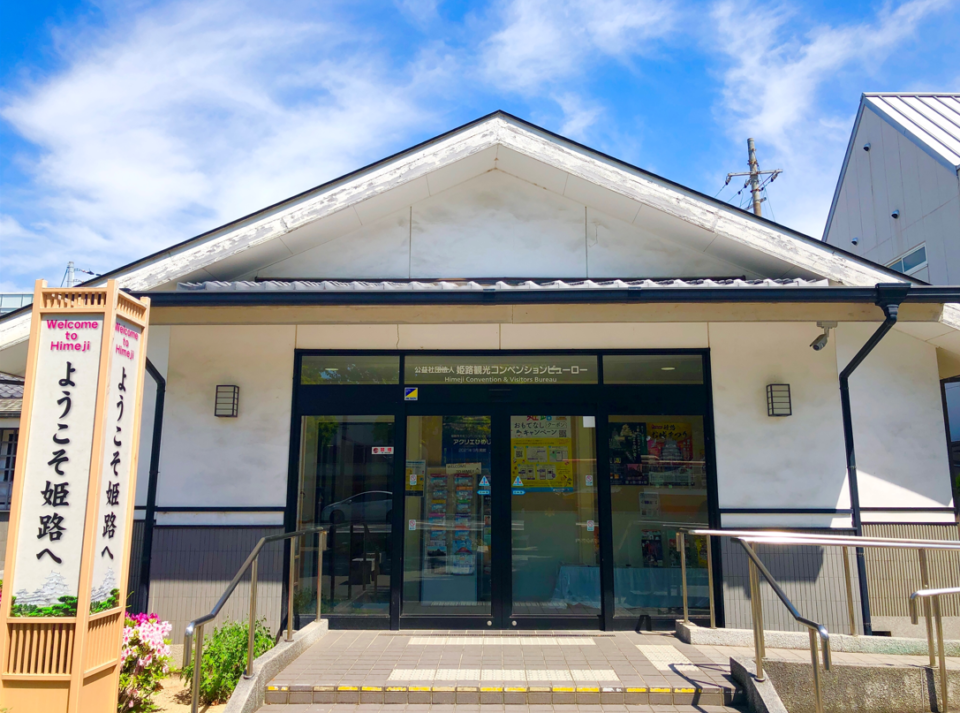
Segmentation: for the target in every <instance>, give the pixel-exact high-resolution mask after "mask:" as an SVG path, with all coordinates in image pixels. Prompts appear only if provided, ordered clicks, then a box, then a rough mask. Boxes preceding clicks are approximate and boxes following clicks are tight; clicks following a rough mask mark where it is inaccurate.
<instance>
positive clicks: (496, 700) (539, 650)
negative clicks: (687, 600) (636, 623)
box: [262, 631, 736, 713]
mask: <svg viewBox="0 0 960 713" xmlns="http://www.w3.org/2000/svg"><path fill="white" fill-rule="evenodd" d="M700 648H702V647H695V646H690V645H688V644H684V643H682V642H680V641H678V640H677V639H676V638H675V637H674V636H673V635H671V634H637V633H633V632H616V633H592V632H591V633H587V632H569V631H566V632H563V631H552V632H542V631H541V632H530V633H525V634H521V633H519V632H517V633H514V632H509V633H508V634H493V633H492V632H491V633H490V634H486V633H483V634H479V633H478V632H467V631H448V632H437V631H429V632H383V631H380V632H365V631H331V632H329V633H328V634H326V635H324V636H323V638H321V639H320V640H319V641H318V642H317V643H316V644H314V645H313V646H312V647H311V648H309V649H308V650H307V651H305V652H304V653H303V654H302V655H301V656H300V657H299V658H298V659H297V660H296V661H295V662H294V663H292V664H291V665H290V666H288V667H287V668H286V669H285V670H284V671H283V672H282V673H281V674H280V675H278V676H277V677H276V678H275V679H274V680H273V681H271V682H270V684H269V685H268V689H267V703H268V704H285V703H304V704H306V703H313V704H315V706H316V707H317V710H318V711H324V712H330V711H334V710H335V708H336V709H338V708H339V705H337V704H357V703H360V704H370V705H372V706H374V708H371V711H373V710H374V709H375V708H377V707H378V706H379V705H380V704H390V705H392V706H393V707H390V708H389V710H390V711H392V712H394V713H396V712H398V711H399V710H400V708H399V707H398V704H404V705H406V706H407V707H408V708H409V707H410V706H420V707H421V708H422V707H423V706H427V705H430V704H432V706H433V707H432V708H431V710H433V709H437V711H435V713H440V711H439V709H438V706H450V711H451V712H452V711H453V706H454V705H456V709H457V711H460V713H463V711H464V706H476V705H479V704H480V703H483V704H484V706H483V711H484V713H488V712H489V713H495V711H494V710H493V709H491V708H489V707H488V706H501V707H502V710H504V711H505V712H506V711H509V713H514V711H516V713H522V711H527V710H528V708H527V707H529V710H530V711H531V712H532V711H534V710H536V709H537V707H538V706H557V707H562V706H570V708H569V710H571V711H573V710H587V708H586V707H587V706H592V708H590V710H592V711H594V712H595V713H602V712H603V711H621V710H622V711H627V710H631V711H632V710H660V708H642V709H635V708H634V707H635V706H666V708H663V709H662V710H669V711H673V710H680V709H678V708H675V707H674V706H683V707H685V709H688V710H701V711H703V710H708V708H705V707H704V706H717V708H715V710H718V711H722V710H724V708H723V707H722V706H724V705H731V704H732V703H733V701H734V699H735V692H736V686H735V684H734V683H733V680H732V679H731V678H730V672H729V661H728V659H729V657H727V659H723V658H722V657H721V656H719V654H716V653H714V652H711V653H712V654H713V655H712V656H711V655H707V654H705V653H704V652H703V651H701V650H700ZM694 705H696V706H699V707H691V706H694ZM517 706H519V707H517ZM577 706H579V708H576V707H577ZM617 706H619V707H617ZM624 706H626V707H624ZM364 707H365V706H364ZM262 710H264V711H269V710H272V706H270V705H268V706H266V707H265V708H264V709H262ZM344 710H346V709H344ZM352 710H353V711H356V709H352ZM726 710H736V709H733V708H727V709H726Z"/></svg>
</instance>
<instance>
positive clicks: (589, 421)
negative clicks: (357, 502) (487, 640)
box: [402, 405, 601, 628]
mask: <svg viewBox="0 0 960 713" xmlns="http://www.w3.org/2000/svg"><path fill="white" fill-rule="evenodd" d="M405 457H406V463H405V475H404V524H405V532H404V550H403V553H404V554H403V562H404V564H403V587H402V589H403V594H402V614H403V616H404V617H405V618H407V619H408V620H409V618H410V617H416V618H417V619H420V618H421V617H426V618H428V619H429V620H430V621H426V620H422V619H421V620H420V621H421V622H422V623H423V625H429V626H441V620H442V618H443V617H448V616H456V617H457V621H458V624H456V625H455V628H463V626H465V625H470V624H472V625H474V626H481V627H491V628H513V627H517V626H520V627H521V628H523V627H528V626H530V627H535V626H539V625H541V624H544V625H545V624H547V623H550V622H553V623H554V624H555V622H556V621H557V619H558V618H561V619H563V620H565V621H567V622H568V624H569V625H573V624H574V621H575V620H576V619H577V618H578V617H579V618H580V620H581V621H580V622H578V623H579V624H582V625H587V626H589V625H590V624H591V623H593V622H597V619H598V617H599V615H600V606H601V605H600V567H599V564H600V554H599V553H600V544H599V542H600V540H599V532H600V526H599V513H598V507H597V486H598V482H597V457H596V419H595V417H594V416H593V415H582V414H576V415H574V414H572V413H570V412H567V413H553V412H550V413H544V412H542V411H538V410H537V409H536V408H534V407H532V406H531V407H527V406H521V407H517V406H508V405H487V406H486V407H483V408H482V409H479V410H478V412H476V413H467V414H463V413H461V414H445V415H409V416H407V421H406V455H405ZM471 617H472V618H474V619H475V620H474V621H472V622H469V621H467V618H471ZM584 619H586V621H583V620H584ZM597 624H598V622H597ZM451 627H454V624H452V623H451V624H450V625H448V626H447V628H451ZM551 628H555V626H554V625H551Z"/></svg>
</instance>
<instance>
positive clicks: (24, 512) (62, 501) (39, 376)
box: [10, 315, 103, 617]
mask: <svg viewBox="0 0 960 713" xmlns="http://www.w3.org/2000/svg"><path fill="white" fill-rule="evenodd" d="M102 340H103V316H102V315H91V316H77V315H70V318H69V319H66V318H61V317H50V318H46V319H44V320H43V321H42V322H41V325H40V334H39V344H38V347H37V348H38V350H39V351H38V352H37V362H36V377H35V379H34V387H33V389H34V393H33V396H32V409H31V413H30V436H29V438H30V447H29V449H28V451H27V453H26V457H27V460H26V465H25V468H24V471H23V496H22V501H21V507H20V520H19V525H18V530H19V532H18V537H17V559H16V562H17V566H16V569H15V571H14V577H13V582H12V586H11V587H10V590H11V591H12V593H13V596H14V597H15V600H14V603H13V606H12V607H11V610H10V614H11V616H14V617H16V616H76V613H77V596H78V592H79V585H80V557H81V551H82V547H83V531H84V522H85V513H86V506H87V488H88V485H89V481H90V456H91V453H92V450H93V424H94V417H95V414H96V407H97V387H98V382H99V378H100V345H101V343H102Z"/></svg>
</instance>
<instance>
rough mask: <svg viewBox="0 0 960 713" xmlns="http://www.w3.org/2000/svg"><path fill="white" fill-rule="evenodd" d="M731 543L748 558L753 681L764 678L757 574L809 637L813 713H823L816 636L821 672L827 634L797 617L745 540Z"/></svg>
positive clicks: (827, 664) (825, 664)
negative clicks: (819, 644) (820, 647)
mask: <svg viewBox="0 0 960 713" xmlns="http://www.w3.org/2000/svg"><path fill="white" fill-rule="evenodd" d="M734 541H735V542H739V543H740V546H741V547H743V549H744V551H745V552H746V553H747V557H749V558H750V604H751V607H752V609H753V613H754V615H753V626H754V629H753V633H754V636H753V644H754V651H755V653H756V659H757V680H758V681H762V680H763V678H764V676H763V657H764V656H765V655H766V642H765V641H764V636H763V602H762V601H761V600H760V578H759V576H758V573H759V574H762V575H763V578H764V579H765V580H767V584H769V585H770V588H771V589H772V590H773V592H774V594H776V595H777V598H779V599H780V601H781V602H783V605H784V606H785V607H786V608H787V611H789V612H790V616H792V617H793V618H794V619H795V620H796V621H798V622H800V623H801V624H803V625H804V626H805V627H807V633H808V634H809V635H810V660H811V663H812V664H813V693H814V700H815V703H816V712H817V713H823V693H822V691H821V690H820V666H819V665H818V664H817V637H818V636H819V637H820V639H821V640H822V641H823V670H824V671H829V670H830V634H829V633H828V632H827V629H826V627H825V626H823V625H822V624H819V623H817V622H815V621H813V620H812V619H807V618H806V617H804V616H801V614H800V611H799V610H798V609H797V608H796V607H795V606H794V605H793V602H791V601H790V598H789V597H788V596H787V594H786V592H784V591H783V589H781V588H780V585H779V584H777V580H776V579H774V577H773V575H772V574H770V571H769V570H768V569H767V568H766V567H765V566H764V564H763V562H761V561H760V558H759V557H758V556H757V553H756V552H754V550H753V548H752V547H751V546H750V544H749V543H748V542H747V541H746V540H744V539H741V538H734Z"/></svg>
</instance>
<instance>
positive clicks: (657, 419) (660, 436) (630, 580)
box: [605, 416, 709, 617]
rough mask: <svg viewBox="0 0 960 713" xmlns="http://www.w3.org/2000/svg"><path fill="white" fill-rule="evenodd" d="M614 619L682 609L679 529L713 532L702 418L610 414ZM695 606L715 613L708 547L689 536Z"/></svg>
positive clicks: (689, 576)
mask: <svg viewBox="0 0 960 713" xmlns="http://www.w3.org/2000/svg"><path fill="white" fill-rule="evenodd" d="M608 428H609V432H608V433H607V434H605V435H606V437H607V438H608V439H609V453H610V493H611V503H612V511H613V523H612V525H613V563H614V597H615V602H616V609H615V613H614V616H620V617H638V616H642V615H650V616H657V615H661V616H666V615H676V614H678V613H681V612H682V610H683V601H682V598H681V579H680V554H679V551H678V550H677V528H679V527H684V526H693V525H697V526H702V527H706V526H707V523H708V516H707V469H706V446H705V439H704V431H703V418H702V417H700V416H610V418H609V426H608ZM686 549H687V582H688V587H689V592H690V599H689V601H690V607H691V608H692V609H693V610H695V611H696V610H700V611H697V613H704V614H706V613H709V599H708V592H707V569H706V567H707V560H706V542H705V541H704V539H703V538H696V537H688V538H687V544H686Z"/></svg>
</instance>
